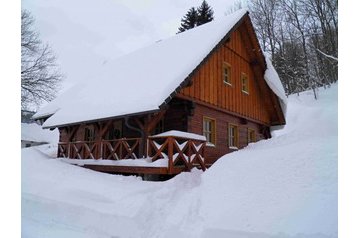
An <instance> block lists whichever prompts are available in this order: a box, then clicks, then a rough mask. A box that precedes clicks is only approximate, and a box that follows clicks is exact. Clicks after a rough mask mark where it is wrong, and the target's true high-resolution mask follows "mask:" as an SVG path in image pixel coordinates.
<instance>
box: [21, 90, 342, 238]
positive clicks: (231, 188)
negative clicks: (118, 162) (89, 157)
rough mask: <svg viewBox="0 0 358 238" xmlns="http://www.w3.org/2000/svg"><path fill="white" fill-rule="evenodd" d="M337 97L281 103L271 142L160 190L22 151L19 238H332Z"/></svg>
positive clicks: (40, 151)
mask: <svg viewBox="0 0 358 238" xmlns="http://www.w3.org/2000/svg"><path fill="white" fill-rule="evenodd" d="M337 89H338V85H332V86H331V88H329V89H327V90H323V89H319V90H318V94H319V97H318V98H319V100H314V97H313V95H312V92H304V93H300V96H299V97H298V96H296V95H293V96H290V97H289V98H288V105H289V107H288V108H287V114H286V115H287V116H286V122H287V125H286V126H285V128H284V129H282V130H278V131H276V133H275V136H274V137H273V138H271V139H269V140H265V141H260V142H257V143H252V144H250V145H249V146H247V147H246V148H244V149H242V150H239V151H235V152H232V153H230V154H227V155H225V156H223V157H222V158H221V159H220V160H219V161H217V162H216V163H215V164H214V165H213V166H212V167H211V168H210V169H208V170H207V171H205V172H202V171H200V170H196V169H195V170H193V171H192V172H191V173H182V174H180V175H178V176H176V177H174V178H173V179H171V180H168V181H166V182H148V181H142V180H141V179H139V178H137V177H134V176H121V175H110V174H105V173H99V172H95V171H91V170H88V169H84V168H81V167H78V166H73V165H70V164H67V163H64V162H63V161H61V160H59V159H54V157H55V156H56V150H57V147H56V146H55V145H42V146H38V147H31V148H25V149H22V167H21V173H22V176H21V183H22V196H21V198H22V206H21V209H22V223H21V224H22V237H25V238H27V237H69V238H71V237H90V238H92V237H104V238H105V237H108V238H113V237H134V238H136V237H158V238H161V237H163V238H164V237H174V238H175V237H188V238H194V237H199V238H200V237H202V238H204V237H205V238H214V237H224V238H225V237H226V238H228V237H250V238H256V237H260V238H261V237H263V238H292V237H295V238H303V237H305V238H307V237H308V238H313V237H314V238H317V237H318V238H328V237H329V238H331V237H338V234H337V231H338V224H337V223H338V203H337V201H338V191H337V190H338V185H337V182H338V181H337V180H338V178H337V162H338V148H337V143H338V108H337V103H338V100H337V95H338V90H337Z"/></svg>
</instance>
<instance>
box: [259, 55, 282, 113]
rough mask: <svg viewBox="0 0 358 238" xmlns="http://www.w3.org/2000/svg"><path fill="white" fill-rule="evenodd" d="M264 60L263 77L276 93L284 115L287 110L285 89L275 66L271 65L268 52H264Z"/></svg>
mask: <svg viewBox="0 0 358 238" xmlns="http://www.w3.org/2000/svg"><path fill="white" fill-rule="evenodd" d="M264 56H265V61H266V67H267V68H266V70H265V74H264V79H265V81H266V83H267V85H268V86H269V87H270V88H271V90H272V91H273V92H274V93H275V94H276V95H277V97H278V98H279V101H280V105H281V109H282V112H283V114H284V115H286V111H287V97H286V94H285V89H284V88H283V86H282V83H281V80H280V77H279V76H278V74H277V72H276V70H275V68H274V67H273V65H272V62H271V58H270V56H269V54H268V53H264Z"/></svg>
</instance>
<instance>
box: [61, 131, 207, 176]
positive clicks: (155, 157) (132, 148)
mask: <svg viewBox="0 0 358 238" xmlns="http://www.w3.org/2000/svg"><path fill="white" fill-rule="evenodd" d="M145 142H146V143H145V145H146V150H145V151H144V155H143V156H142V157H140V156H139V154H140V153H141V152H140V145H142V143H143V141H142V139H141V138H121V139H117V140H100V141H76V142H60V143H59V144H58V157H59V158H64V160H65V161H66V162H68V163H71V164H75V165H79V166H83V167H85V168H89V169H93V170H96V171H101V172H108V173H124V174H167V175H175V174H179V173H181V172H183V171H190V170H191V169H192V168H194V167H196V168H198V169H201V170H203V171H205V170H206V166H205V143H206V139H205V137H203V136H199V135H196V134H192V133H186V132H180V131H169V132H164V133H161V134H158V135H154V136H149V137H148V139H147V140H146V141H145Z"/></svg>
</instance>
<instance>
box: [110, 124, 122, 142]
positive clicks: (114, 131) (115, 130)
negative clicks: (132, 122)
mask: <svg viewBox="0 0 358 238" xmlns="http://www.w3.org/2000/svg"><path fill="white" fill-rule="evenodd" d="M122 137H123V127H122V121H115V122H114V123H113V125H112V126H111V127H110V128H109V130H108V132H107V140H117V139H121V138H122Z"/></svg>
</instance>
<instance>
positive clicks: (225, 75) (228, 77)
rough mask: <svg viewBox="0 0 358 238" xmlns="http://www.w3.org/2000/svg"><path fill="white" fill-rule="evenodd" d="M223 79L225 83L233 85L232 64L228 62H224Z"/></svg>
mask: <svg viewBox="0 0 358 238" xmlns="http://www.w3.org/2000/svg"><path fill="white" fill-rule="evenodd" d="M223 80H224V83H226V84H230V85H231V66H230V64H228V63H226V62H224V63H223Z"/></svg>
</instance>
